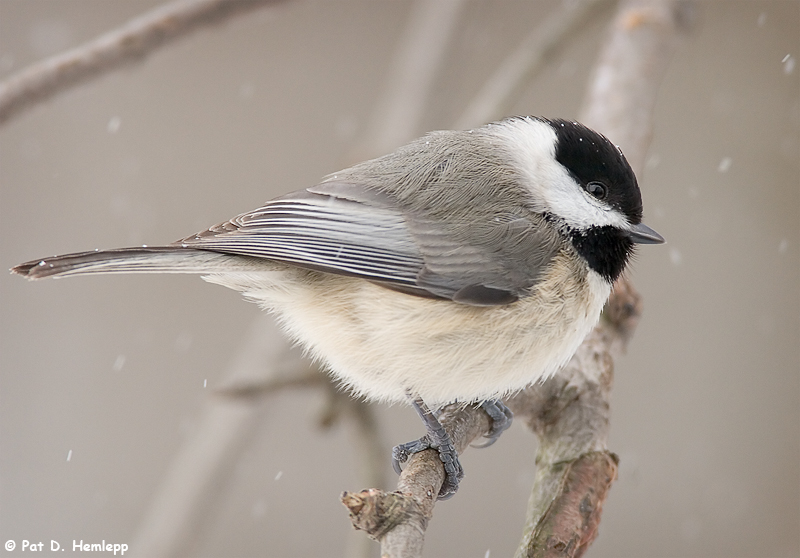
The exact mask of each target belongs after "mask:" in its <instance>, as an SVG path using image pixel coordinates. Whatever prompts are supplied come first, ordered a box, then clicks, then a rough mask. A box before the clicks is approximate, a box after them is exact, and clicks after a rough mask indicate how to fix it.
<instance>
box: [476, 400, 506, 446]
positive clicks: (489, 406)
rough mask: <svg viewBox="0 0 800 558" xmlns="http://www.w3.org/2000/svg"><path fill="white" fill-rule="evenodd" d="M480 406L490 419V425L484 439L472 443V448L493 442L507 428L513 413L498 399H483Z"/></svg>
mask: <svg viewBox="0 0 800 558" xmlns="http://www.w3.org/2000/svg"><path fill="white" fill-rule="evenodd" d="M481 407H482V408H483V410H484V411H486V414H487V415H489V418H490V419H492V427H491V429H490V430H489V432H487V433H486V435H485V436H484V438H486V441H485V442H484V443H482V444H478V445H473V446H472V447H474V448H488V447H489V446H491V445H492V444H494V443H495V442H496V441H497V439H498V438H499V437H500V435H501V434H502V433H503V432H505V431H506V430H508V428H509V426H511V422H512V421H513V420H514V413H512V412H511V409H509V408H508V407H506V406H505V403H503V402H502V401H500V400H499V399H498V400H496V401H484V402H483V403H481Z"/></svg>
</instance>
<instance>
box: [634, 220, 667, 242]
mask: <svg viewBox="0 0 800 558" xmlns="http://www.w3.org/2000/svg"><path fill="white" fill-rule="evenodd" d="M628 238H630V239H631V241H632V242H634V243H636V244H664V242H666V241H665V240H664V237H663V236H661V235H660V234H658V233H657V232H656V231H654V230H653V229H651V228H650V227H648V226H647V225H645V224H644V223H639V224H638V225H634V226H632V227H631V230H630V231H629V232H628Z"/></svg>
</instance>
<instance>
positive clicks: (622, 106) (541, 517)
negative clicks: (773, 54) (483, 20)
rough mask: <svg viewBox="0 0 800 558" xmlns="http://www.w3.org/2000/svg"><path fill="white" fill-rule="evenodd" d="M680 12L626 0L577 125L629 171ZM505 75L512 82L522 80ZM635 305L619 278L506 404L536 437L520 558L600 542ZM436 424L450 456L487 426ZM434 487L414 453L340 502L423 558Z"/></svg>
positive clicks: (461, 415) (573, 551) (457, 418)
mask: <svg viewBox="0 0 800 558" xmlns="http://www.w3.org/2000/svg"><path fill="white" fill-rule="evenodd" d="M687 10H688V8H687V4H686V3H685V2H680V1H676V0H653V1H644V0H629V1H627V2H624V3H623V4H622V5H621V6H620V8H619V11H618V13H617V16H616V17H615V19H614V22H613V23H612V26H611V30H610V34H609V37H608V39H607V42H606V44H605V46H604V47H603V49H602V52H601V55H600V57H599V60H598V63H597V66H596V70H595V77H594V80H593V81H592V83H591V85H590V88H589V94H588V96H587V100H586V106H585V109H584V111H583V118H582V120H583V121H584V123H585V124H587V125H589V126H591V127H593V128H595V129H598V130H599V131H601V132H603V133H605V134H606V135H608V136H609V137H611V138H612V139H614V140H615V141H618V142H620V144H622V145H623V146H624V148H625V150H626V152H627V151H630V152H631V155H630V156H629V160H630V161H631V163H632V166H633V167H634V169H635V170H637V171H640V170H641V168H642V162H643V159H644V153H645V152H646V149H647V146H648V144H649V140H650V137H651V130H652V114H653V107H654V104H655V97H656V91H657V89H658V84H659V83H660V81H661V79H662V77H663V74H664V72H665V70H666V66H667V63H668V61H669V59H670V58H671V55H672V52H673V50H674V48H675V45H676V43H677V36H678V33H679V31H680V30H681V29H683V28H685V27H686V25H687V22H688V20H689V18H688V17H687V14H688V11H687ZM517 56H520V57H521V55H517ZM529 58H530V59H531V60H536V59H537V58H536V56H530V57H529ZM510 66H514V64H510ZM519 67H522V65H520V66H519ZM507 75H508V76H511V75H516V78H514V79H517V80H521V79H522V78H523V76H524V75H525V72H524V71H519V70H517V71H515V72H510V71H509V72H508V74H507ZM512 89H513V87H512V86H509V85H506V86H505V87H498V88H496V93H495V94H496V95H497V97H498V98H499V97H504V96H505V95H507V93H505V92H504V91H506V92H507V91H511V90H512ZM476 106H478V105H476ZM484 106H486V107H490V106H492V104H491V103H485V104H484ZM606 107H609V108H608V109H607V108H606ZM487 110H488V109H487ZM465 118H469V115H468V114H467V115H465ZM471 124H472V123H471V122H470V123H468V125H471ZM641 308H642V305H641V299H640V297H639V295H638V293H637V292H636V291H635V289H634V288H633V286H632V284H631V283H630V282H629V281H628V280H627V279H626V278H623V279H621V280H620V281H618V282H617V284H616V285H615V288H614V292H613V293H612V295H611V298H610V300H609V302H608V304H607V305H606V308H605V310H604V314H603V318H602V319H601V322H600V323H599V324H598V326H597V327H596V328H595V329H594V331H592V333H590V335H589V336H588V337H587V339H586V340H585V341H584V343H583V344H582V345H581V347H580V348H579V349H578V351H577V353H576V354H575V356H574V357H573V358H572V359H571V361H570V362H569V363H568V364H567V366H565V367H564V368H563V369H562V370H561V371H560V372H559V373H558V374H556V376H554V377H553V378H550V379H549V380H547V381H546V382H544V383H542V384H536V385H534V386H531V387H529V388H528V389H526V390H524V391H522V392H520V393H519V394H517V395H515V396H514V397H512V398H509V399H508V401H507V404H508V405H509V407H511V409H512V410H513V411H514V413H515V416H516V417H517V419H522V420H524V421H525V422H526V423H527V424H528V426H529V427H530V428H531V429H532V430H533V431H534V432H535V433H536V434H537V436H538V437H539V440H540V444H539V450H538V453H537V458H536V464H537V474H536V480H535V482H534V486H533V489H532V493H531V497H530V500H529V505H528V513H527V518H526V524H525V528H524V532H523V537H522V540H521V542H520V545H519V547H518V549H517V553H516V556H517V557H518V558H527V557H534V556H535V557H543V556H569V557H575V556H580V555H582V554H583V552H585V550H586V549H587V548H588V547H589V545H590V544H591V543H592V541H593V540H594V539H595V537H596V536H597V528H598V525H599V522H600V516H601V512H602V506H603V503H604V501H605V499H606V496H607V494H608V491H609V488H610V486H611V483H612V482H613V481H614V480H615V478H616V474H617V457H616V456H615V455H614V454H612V453H611V452H610V451H608V449H607V440H608V432H609V424H610V421H609V415H610V404H609V397H610V393H611V387H612V383H613V364H614V358H615V357H618V356H619V355H620V354H621V353H622V352H623V351H624V350H625V347H626V345H627V342H628V341H629V340H630V338H631V336H632V335H633V332H634V330H635V328H636V324H637V323H638V320H639V317H640V315H641ZM440 420H441V421H442V424H443V425H444V426H445V428H446V429H447V431H448V432H449V433H450V435H451V437H452V439H453V442H454V444H455V446H456V449H457V450H458V452H459V453H461V452H462V451H463V450H464V449H466V447H467V446H468V445H469V443H470V442H471V441H472V440H474V439H476V438H478V437H480V436H481V435H483V434H484V433H485V432H487V431H488V427H489V422H488V417H487V416H486V415H485V413H484V412H483V411H481V410H479V409H477V408H474V407H468V408H461V407H459V406H453V405H451V406H448V407H446V408H445V410H444V412H443V413H442V416H441V417H440ZM443 479H444V470H443V468H442V465H441V462H440V461H439V459H438V456H437V455H436V453H435V452H433V451H426V452H421V453H419V454H417V455H415V456H413V457H412V459H411V460H410V462H409V464H408V466H407V468H406V469H405V470H404V471H403V474H402V475H401V477H400V480H399V482H398V490H397V491H396V492H393V493H388V494H387V493H384V492H381V491H378V490H366V491H362V492H360V493H357V494H349V493H345V494H343V496H342V501H343V503H344V504H345V506H347V507H348V509H349V510H350V513H351V519H352V520H353V524H354V526H356V528H358V529H363V530H364V531H366V532H367V533H368V534H369V535H370V536H371V537H373V538H375V539H376V540H379V541H380V542H381V546H382V553H383V555H384V556H392V557H416V556H421V555H422V545H423V542H424V534H425V529H426V527H427V524H428V521H429V519H430V518H431V516H432V514H433V507H434V504H435V502H436V494H438V490H439V487H440V486H441V483H442V482H443Z"/></svg>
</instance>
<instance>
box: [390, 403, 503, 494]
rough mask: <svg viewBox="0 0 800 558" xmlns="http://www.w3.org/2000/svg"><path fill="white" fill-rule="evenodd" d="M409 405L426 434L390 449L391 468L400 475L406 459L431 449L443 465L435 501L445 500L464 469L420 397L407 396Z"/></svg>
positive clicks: (437, 421)
mask: <svg viewBox="0 0 800 558" xmlns="http://www.w3.org/2000/svg"><path fill="white" fill-rule="evenodd" d="M409 399H410V400H411V405H412V406H413V407H414V409H415V410H416V411H417V414H418V415H419V416H420V418H421V419H422V422H423V423H424V424H425V430H427V434H425V436H423V437H422V438H420V439H419V440H414V441H413V442H407V443H405V444H400V445H398V446H395V447H394V448H393V449H392V466H393V467H394V470H395V471H396V472H397V474H398V475H399V474H400V471H401V469H400V464H401V463H405V462H406V461H408V458H409V457H411V456H412V455H414V454H415V453H419V452H421V451H423V450H426V449H428V448H433V449H435V450H436V451H438V452H439V459H441V461H442V463H443V464H444V472H445V478H444V483H442V488H441V489H440V490H439V495H438V497H437V499H439V500H447V499H448V498H450V497H452V496H453V495H454V494H455V493H456V491H457V490H458V483H459V482H460V481H461V479H462V478H464V469H462V468H461V463H460V462H459V461H458V453H457V452H456V448H455V446H454V445H453V441H452V440H451V439H450V435H449V434H448V433H447V431H446V430H445V429H444V427H443V426H442V423H440V422H439V420H438V419H437V418H436V415H434V414H433V413H432V412H431V410H430V409H429V408H428V406H427V405H426V404H425V402H424V401H423V400H422V398H420V397H416V396H412V395H410V394H409ZM498 435H499V434H498Z"/></svg>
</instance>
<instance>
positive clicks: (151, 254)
mask: <svg viewBox="0 0 800 558" xmlns="http://www.w3.org/2000/svg"><path fill="white" fill-rule="evenodd" d="M256 260H257V258H249V257H246V256H235V255H230V254H220V253H217V252H209V251H206V250H194V249H191V248H183V247H181V246H152V247H142V248H119V249H116V250H98V251H93V252H77V253H74V254H64V255H63V256H53V257H50V258H44V259H41V260H32V261H30V262H25V263H23V264H19V265H18V266H15V267H12V268H11V272H12V273H16V274H18V275H22V276H23V277H26V278H27V279H44V278H45V277H66V276H68V275H88V274H97V273H215V272H224V271H233V270H235V269H236V268H237V267H238V268H242V269H245V268H250V269H252V268H253V267H254V264H255V262H256Z"/></svg>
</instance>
